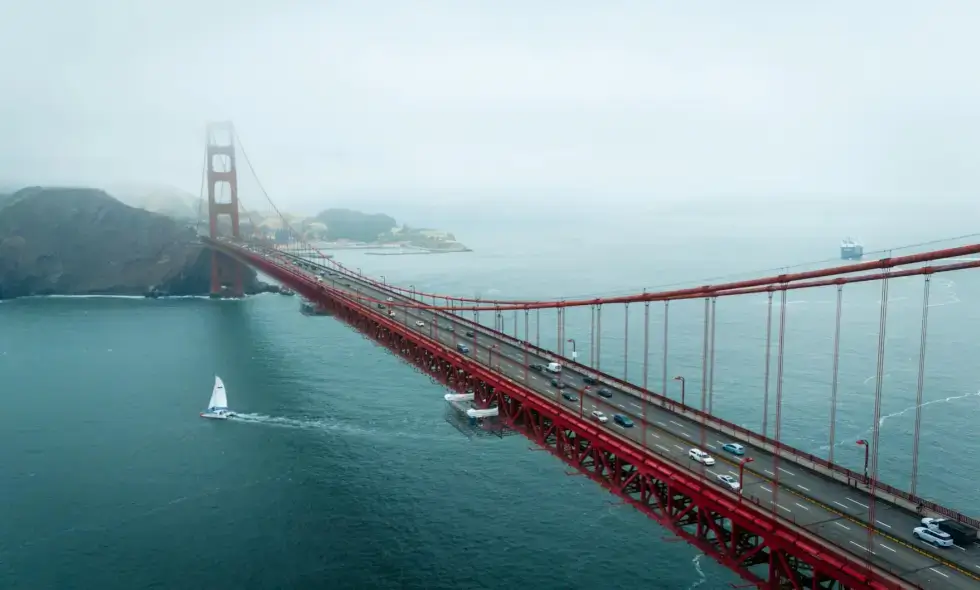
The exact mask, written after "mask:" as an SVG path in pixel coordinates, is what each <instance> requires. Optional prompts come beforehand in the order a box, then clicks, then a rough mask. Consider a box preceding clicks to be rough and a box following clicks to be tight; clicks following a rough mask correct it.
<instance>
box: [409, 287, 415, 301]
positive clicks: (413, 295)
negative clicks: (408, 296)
mask: <svg viewBox="0 0 980 590" xmlns="http://www.w3.org/2000/svg"><path fill="white" fill-rule="evenodd" d="M408 288H409V289H411V290H412V301H415V285H409V286H408Z"/></svg>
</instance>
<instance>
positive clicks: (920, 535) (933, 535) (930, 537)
mask: <svg viewBox="0 0 980 590" xmlns="http://www.w3.org/2000/svg"><path fill="white" fill-rule="evenodd" d="M912 536H913V537H915V538H916V539H920V540H922V541H925V542H926V543H932V544H933V545H935V546H936V547H952V546H953V537H950V536H949V534H947V533H944V532H942V531H937V530H933V529H931V528H929V527H927V526H917V527H915V528H914V529H912Z"/></svg>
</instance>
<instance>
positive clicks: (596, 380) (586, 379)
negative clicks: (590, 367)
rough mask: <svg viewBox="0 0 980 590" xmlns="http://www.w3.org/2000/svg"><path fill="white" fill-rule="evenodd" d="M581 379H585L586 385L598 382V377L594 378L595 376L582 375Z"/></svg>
mask: <svg viewBox="0 0 980 590" xmlns="http://www.w3.org/2000/svg"><path fill="white" fill-rule="evenodd" d="M582 381H585V382H586V383H587V384H588V385H595V384H597V383H599V380H598V379H596V378H595V377H589V376H588V375H586V376H585V377H582Z"/></svg>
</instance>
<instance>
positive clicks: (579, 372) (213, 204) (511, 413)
mask: <svg viewBox="0 0 980 590" xmlns="http://www.w3.org/2000/svg"><path fill="white" fill-rule="evenodd" d="M222 136H224V140H222ZM236 146H238V152H239V153H240V154H241V156H243V159H244V160H245V162H246V163H247V164H248V167H249V168H251V167H252V166H251V163H249V162H248V157H247V155H246V154H245V152H244V150H243V149H242V148H241V147H240V142H238V141H237V140H236V138H235V134H234V131H233V129H232V127H231V125H230V124H218V125H212V126H211V128H210V129H209V133H208V143H207V148H206V153H207V164H206V166H205V169H206V184H207V191H208V213H209V215H208V217H209V232H208V235H207V236H205V237H203V238H202V239H203V240H204V241H205V243H206V244H207V245H209V246H210V247H211V249H212V252H213V259H212V269H213V270H212V294H213V295H215V296H222V295H225V296H227V295H230V296H240V295H241V294H242V270H241V269H242V265H248V266H250V267H252V268H254V269H256V270H258V271H261V272H262V273H264V274H266V275H268V276H270V277H272V278H274V279H276V280H278V281H280V282H281V283H283V284H284V285H286V286H288V287H290V288H291V289H293V290H295V291H296V292H298V293H300V294H301V295H302V296H303V297H304V298H306V299H307V300H309V301H310V302H313V303H315V305H316V306H318V307H319V308H320V309H322V310H324V311H326V312H328V313H330V314H331V315H334V316H335V317H336V318H338V319H340V320H341V321H343V322H345V323H347V324H349V325H350V326H351V327H353V328H354V329H356V330H358V331H360V332H361V333H363V334H364V335H366V336H368V337H370V338H372V339H373V340H375V341H376V342H377V343H379V344H381V345H382V346H385V347H386V348H388V349H389V350H391V351H392V352H393V353H395V354H397V355H399V356H400V357H402V358H403V359H404V360H406V361H408V362H409V363H412V364H413V365H415V366H416V367H417V368H418V369H420V370H421V371H424V372H425V373H427V374H429V375H430V376H432V377H433V378H435V379H437V380H438V381H440V382H441V383H443V384H445V385H446V386H447V387H448V388H450V389H451V390H454V391H456V392H458V393H459V394H460V397H468V396H469V395H471V396H472V401H473V404H474V405H475V407H476V408H479V409H481V410H485V412H483V413H482V414H480V415H487V416H491V417H493V419H492V420H488V421H486V422H485V423H484V424H485V425H495V426H487V427H499V428H505V429H508V430H510V431H515V432H518V433H521V434H523V435H524V436H526V437H527V438H529V439H530V440H531V441H533V442H534V443H535V444H537V445H538V446H539V447H540V448H543V449H546V450H548V451H549V452H551V453H552V454H553V455H554V456H556V457H558V458H559V459H561V460H562V461H564V462H565V463H567V464H568V465H569V466H570V467H571V468H572V469H574V470H575V472H577V473H581V474H584V475H585V476H587V477H589V478H591V479H593V480H595V481H596V482H597V483H598V484H599V485H602V486H604V487H605V488H607V489H608V490H609V491H610V492H612V493H614V494H616V495H618V496H619V497H620V498H622V499H623V501H624V502H625V503H628V504H630V505H632V506H634V507H635V508H636V509H638V510H641V511H643V512H644V513H646V514H647V515H649V516H650V517H651V518H653V519H654V520H656V521H657V522H659V523H660V524H661V525H663V526H664V527H666V528H668V529H670V530H671V531H672V532H673V533H674V534H676V535H677V536H679V537H681V538H683V539H684V540H686V541H687V542H689V543H691V544H692V545H694V546H696V547H698V548H699V549H700V550H702V551H704V552H705V553H706V554H708V555H710V556H711V557H712V558H714V559H715V560H716V561H718V562H719V563H721V564H723V565H724V566H726V567H728V568H730V569H731V570H732V571H734V572H736V573H737V574H738V575H739V576H741V577H742V578H743V579H744V580H745V581H746V582H747V583H748V585H754V586H757V587H760V588H801V589H802V588H881V589H885V588H980V547H978V546H977V545H976V543H974V542H973V541H975V540H976V529H977V528H978V527H980V522H978V521H977V520H976V519H975V518H973V517H970V516H967V515H965V514H962V513H960V512H959V511H957V510H954V509H952V508H949V507H947V506H945V505H943V503H942V499H939V500H938V501H937V500H927V499H925V498H922V497H919V496H918V495H917V493H916V487H917V483H918V480H919V455H920V447H919V440H920V430H921V427H922V416H921V412H922V406H923V383H924V377H923V374H924V371H925V348H926V339H927V333H928V326H929V324H928V320H929V316H928V310H929V297H930V288H931V284H932V278H933V277H934V276H936V275H940V274H942V273H947V272H951V271H955V270H965V269H971V268H976V267H978V266H980V260H976V259H965V260H964V258H963V257H966V256H971V255H976V254H980V244H973V245H967V246H962V247H956V248H948V249H943V250H933V251H929V252H924V253H919V254H913V255H908V256H900V257H888V258H883V259H880V260H874V261H870V262H863V263H858V264H849V265H847V266H839V267H835V268H828V269H823V270H815V271H807V272H798V273H792V274H790V273H784V274H779V275H775V276H767V277H763V278H759V279H754V280H745V281H738V282H729V283H723V284H714V285H704V286H699V287H692V288H685V289H675V290H669V291H659V292H641V293H636V294H633V295H626V296H617V297H611V298H585V299H569V300H559V301H541V300H487V299H480V298H475V297H472V298H467V297H455V296H450V295H445V294H437V293H426V292H422V291H419V290H417V289H415V287H414V286H410V287H404V286H397V285H391V284H387V282H386V281H385V280H384V279H382V280H381V281H378V280H375V279H373V278H371V277H368V276H365V275H363V274H362V273H361V272H360V270H359V269H351V268H347V267H345V266H344V265H342V264H340V263H337V262H335V261H333V260H330V259H329V258H328V257H326V256H322V255H321V254H320V253H319V251H318V250H317V249H316V248H315V247H314V246H313V245H311V244H309V243H307V242H306V241H305V240H303V238H302V236H301V234H300V233H299V232H297V231H295V230H294V229H293V228H291V227H290V226H289V223H288V220H287V219H286V217H285V216H283V215H282V214H281V212H279V210H278V209H276V207H275V204H274V203H273V202H272V200H271V199H269V204H270V205H271V206H272V208H273V209H274V210H275V211H276V213H277V214H279V216H280V218H281V221H282V224H283V227H284V228H285V229H286V230H287V231H286V235H288V236H289V239H288V240H286V241H285V242H282V241H280V243H275V244H274V243H272V242H270V241H269V240H266V239H264V238H262V237H260V236H257V235H244V234H243V233H242V224H240V222H239V221H240V220H239V216H240V215H245V216H246V217H248V216H249V213H248V212H247V211H246V210H245V209H244V208H243V207H242V205H241V202H240V200H239V198H238V176H237V167H236ZM253 174H254V170H253ZM260 187H261V185H260ZM262 192H263V194H265V191H264V189H263V190H262ZM265 197H266V199H268V195H265ZM223 218H228V220H229V222H230V223H225V222H224V221H223ZM251 227H252V228H255V227H256V225H255V224H254V223H252V224H251ZM915 276H920V277H922V281H923V282H922V288H923V304H922V307H921V310H920V312H921V318H918V319H917V321H918V322H919V323H920V325H921V330H920V332H921V334H920V345H919V350H918V354H919V359H918V360H919V363H918V382H917V387H916V403H915V427H914V433H913V441H912V450H911V457H910V473H911V477H910V479H909V481H908V482H907V483H906V484H905V485H893V484H890V483H887V482H885V481H882V480H881V479H880V478H879V472H880V469H879V446H880V443H881V437H880V425H881V423H882V417H883V409H882V408H883V404H882V381H883V380H884V360H885V359H884V357H885V337H886V326H887V319H888V301H889V296H888V291H889V285H890V284H892V283H893V282H894V281H895V280H896V279H899V278H902V277H915ZM856 283H877V284H878V286H879V287H880V304H878V305H877V306H876V307H877V309H876V310H875V314H876V315H877V318H878V322H877V323H878V332H877V335H876V338H877V358H876V360H875V376H874V381H875V388H874V400H873V416H871V418H872V424H873V428H872V430H871V432H870V434H869V436H868V437H866V438H862V439H861V440H857V441H847V442H848V444H851V445H854V444H856V445H859V446H860V447H861V449H862V450H863V452H864V464H863V468H859V469H856V470H854V469H850V468H847V467H844V466H842V465H840V464H838V463H836V462H835V461H834V449H835V447H839V446H840V443H841V442H842V441H840V440H838V439H839V437H837V435H836V433H835V429H836V426H837V424H838V414H837V412H838V407H839V401H838V390H839V375H838V373H839V362H838V361H839V358H840V346H841V337H840V335H841V309H842V305H843V300H844V299H843V298H844V292H845V287H847V286H849V285H853V284H856ZM819 287H824V288H831V289H835V291H836V301H835V303H834V305H835V306H836V314H835V326H834V338H833V342H832V344H831V346H832V354H833V369H832V377H831V390H830V400H829V403H830V408H831V410H830V420H829V423H828V424H827V426H826V429H827V439H828V440H829V445H828V447H827V453H826V455H825V456H817V455H815V454H812V453H809V452H805V451H803V450H800V449H798V448H794V447H793V446H791V445H790V444H788V443H786V442H785V440H784V436H783V419H784V416H783V395H784V358H785V350H786V316H787V296H788V293H790V292H792V291H797V290H812V289H815V288H819ZM749 295H756V296H761V297H765V301H766V311H767V313H766V326H765V334H766V338H765V347H766V351H765V352H766V356H765V369H764V371H765V378H764V385H763V389H764V394H763V395H764V401H763V409H762V424H761V428H760V432H755V431H753V430H750V429H748V428H745V427H743V426H739V425H737V424H734V423H732V422H729V421H727V420H724V419H722V418H720V417H718V416H716V415H714V414H713V413H712V409H713V394H714V384H715V350H716V348H715V340H716V324H717V322H716V317H715V316H716V310H717V301H718V299H724V298H735V297H745V296H749ZM683 300H701V301H703V321H702V322H701V326H700V328H699V331H700V333H699V334H698V336H699V339H700V341H701V355H700V356H701V363H700V373H701V375H700V388H699V391H697V392H696V394H695V399H693V400H692V399H690V396H688V395H687V393H686V391H685V388H686V381H685V378H684V377H683V376H680V375H678V376H675V377H671V378H670V379H668V361H669V350H670V346H669V345H670V342H669V341H670V340H671V339H670V338H669V332H668V326H669V325H670V321H671V317H672V315H671V310H672V304H673V305H674V307H676V306H677V305H678V304H677V303H675V302H679V301H683ZM631 306H632V307H631ZM577 308H582V309H586V310H588V312H589V318H590V327H589V338H590V342H589V345H588V347H587V348H588V350H589V359H588V363H585V362H584V360H585V359H582V361H583V362H580V361H579V359H578V355H577V350H576V348H577V343H576V341H575V339H574V338H569V337H568V334H566V333H565V327H566V315H567V313H568V312H570V311H572V310H575V309H577ZM620 309H621V311H613V310H620ZM542 310H547V313H549V314H553V315H554V318H555V325H554V328H553V333H554V337H555V346H554V348H553V349H547V348H545V347H542V346H541V336H540V333H541V327H542V321H541V311H542ZM481 312H482V313H483V314H484V318H486V317H488V315H489V317H492V318H493V327H489V326H487V325H484V323H482V322H481V321H480V313H481ZM631 312H632V313H633V314H634V316H633V317H634V321H633V322H631V321H630V319H629V318H630V313H631ZM637 313H639V314H641V315H642V318H643V319H642V323H641V324H640V325H641V326H643V328H642V352H641V353H636V352H634V359H635V358H636V356H638V355H639V356H641V358H642V370H641V375H640V376H639V380H638V381H637V382H631V381H629V380H628V379H627V378H626V377H627V371H628V367H629V362H628V360H626V359H628V358H629V356H630V349H629V348H630V347H629V343H630V341H631V340H630V337H629V334H628V331H629V328H630V326H631V325H633V326H634V338H633V341H634V342H635V341H636V335H635V330H636V327H635V326H636V325H637V324H636V321H635V318H636V314H637ZM603 316H606V317H607V318H609V317H617V318H618V317H620V316H625V322H624V325H625V330H626V331H627V335H626V337H625V346H624V351H623V355H624V357H625V358H624V371H623V378H620V377H618V376H614V375H612V374H610V373H609V372H603V370H602V367H601V358H602V351H601V346H602V342H603ZM653 316H656V317H657V318H658V319H659V320H660V321H661V323H662V325H663V333H662V334H660V333H654V332H653V331H651V329H650V324H651V317H653ZM532 318H533V325H534V327H535V330H534V331H535V333H534V334H533V335H532V333H531V325H532ZM511 319H512V320H513V329H512V331H511V333H510V334H508V333H506V332H507V324H510V323H511V322H510V321H509V320H511ZM608 322H609V320H608V319H607V328H606V329H607V330H608V329H609V328H608ZM520 323H523V332H521V330H520V329H519V324H520ZM546 330H552V328H550V327H548V328H546ZM566 343H567V344H570V345H571V348H572V350H571V354H570V355H566V350H565V344H566ZM656 349H659V350H657V360H656V361H651V359H652V358H653V356H652V355H653V352H652V351H654V350H656ZM658 362H659V363H660V364H661V366H660V367H657V368H656V369H658V370H659V371H660V379H659V383H651V382H650V381H651V379H650V372H651V364H656V363H658ZM551 363H559V364H560V365H562V368H561V370H560V372H556V373H551V372H549V370H548V368H547V367H548V365H549V364H551ZM607 371H608V368H607ZM669 381H670V383H669ZM674 381H676V382H677V383H676V384H675V385H679V387H680V396H679V399H674V398H675V397H677V396H674V397H670V396H668V395H667V394H666V392H667V390H668V385H671V384H673V382H674ZM658 386H659V390H658V389H656V388H657V387H658ZM770 407H773V410H772V411H770ZM605 415H611V416H613V419H612V420H604V419H601V418H600V416H605ZM733 444H734V445H735V447H736V449H735V450H736V452H735V453H729V452H726V451H725V450H724V449H723V447H725V445H729V446H728V447H727V448H729V449H731V448H732V446H731V445H733ZM738 449H741V451H742V452H741V453H739V452H738ZM692 450H696V451H703V452H705V453H707V454H709V455H710V456H711V457H712V459H713V461H710V462H709V461H705V460H695V459H694V458H693V457H692ZM695 454H696V453H695ZM923 517H933V518H937V519H946V524H944V525H943V526H945V527H952V529H953V530H954V532H956V534H955V535H954V536H953V538H954V539H955V540H956V544H955V545H954V546H952V547H938V546H934V545H932V544H930V543H928V542H926V541H928V539H922V538H920V537H919V536H917V534H916V532H915V531H916V529H917V528H918V527H921V526H922V523H921V521H922V518H923ZM971 531H972V533H971ZM971 534H972V538H971V537H970V535H971Z"/></svg>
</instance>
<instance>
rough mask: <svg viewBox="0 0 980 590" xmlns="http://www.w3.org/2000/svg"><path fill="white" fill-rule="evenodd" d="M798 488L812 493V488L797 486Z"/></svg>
mask: <svg viewBox="0 0 980 590" xmlns="http://www.w3.org/2000/svg"><path fill="white" fill-rule="evenodd" d="M796 487H798V488H800V489H801V490H803V491H804V492H809V491H810V488H805V487H803V486H801V485H800V484H796Z"/></svg>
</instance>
